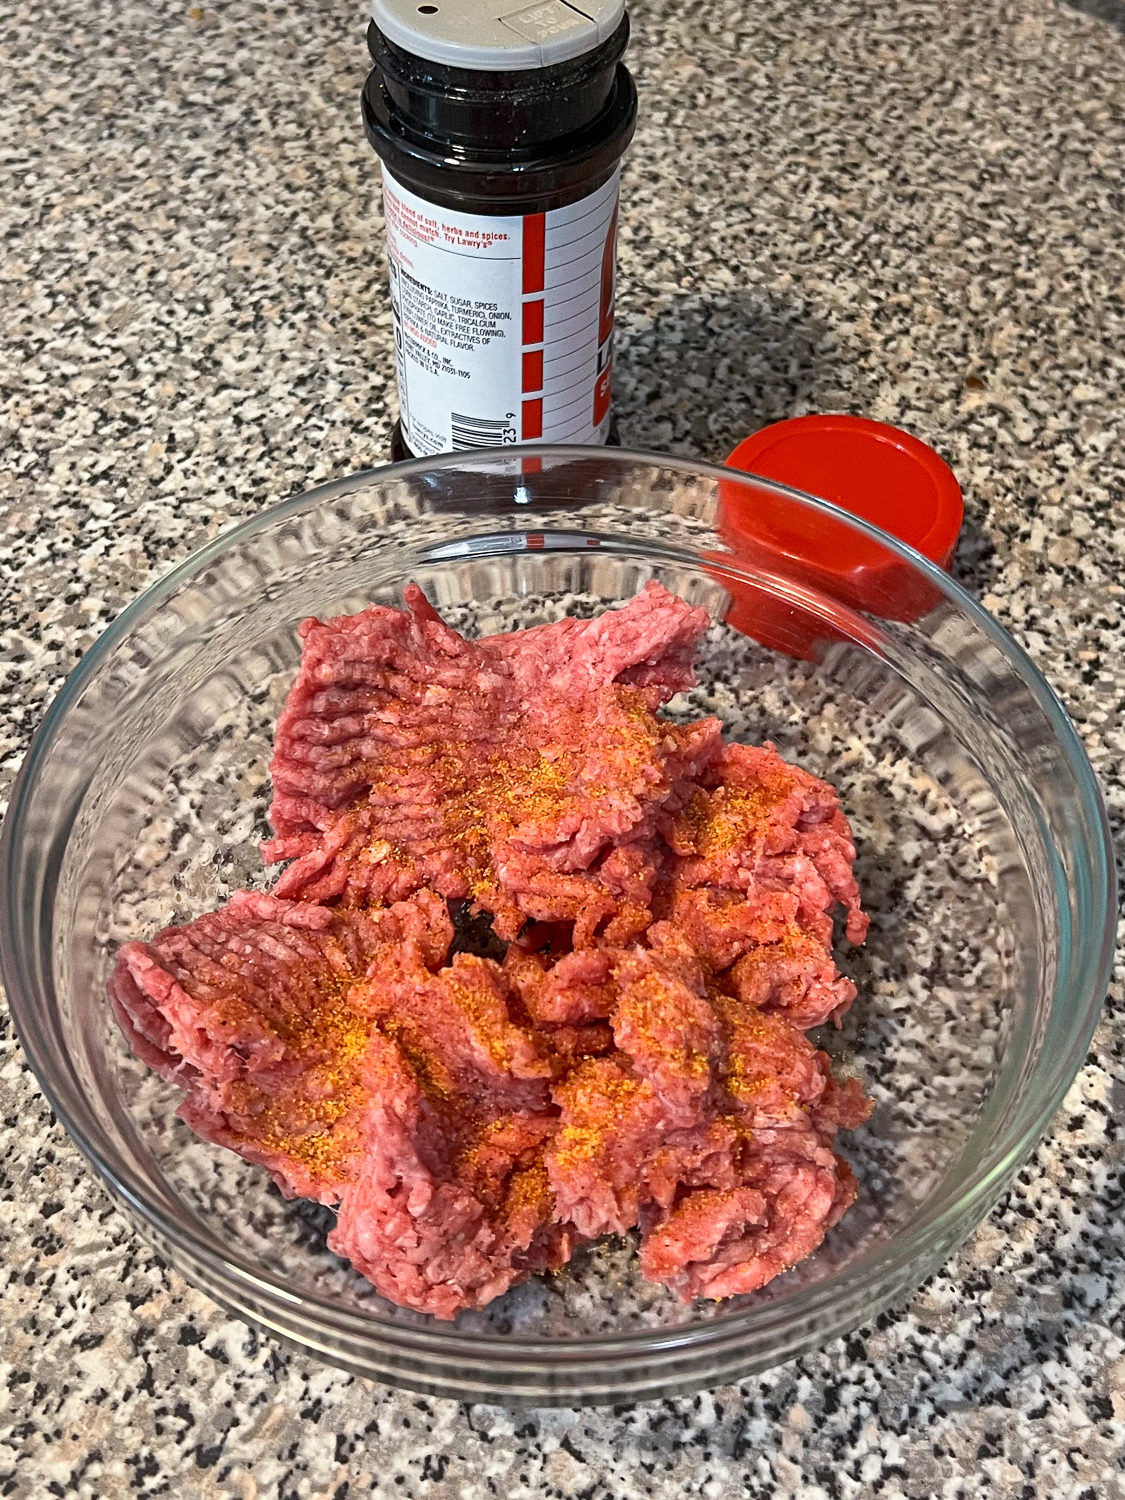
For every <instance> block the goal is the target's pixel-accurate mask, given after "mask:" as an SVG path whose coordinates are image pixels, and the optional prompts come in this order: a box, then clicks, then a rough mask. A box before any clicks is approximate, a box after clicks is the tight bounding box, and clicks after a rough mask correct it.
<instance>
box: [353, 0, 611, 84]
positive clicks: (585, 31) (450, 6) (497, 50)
mask: <svg viewBox="0 0 1125 1500" xmlns="http://www.w3.org/2000/svg"><path fill="white" fill-rule="evenodd" d="M371 14H372V17H373V18H374V21H375V25H376V26H377V27H378V28H379V30H380V31H381V32H382V33H383V35H384V36H385V37H387V38H388V40H390V41H392V42H394V43H395V45H396V46H399V47H402V48H404V49H405V50H406V51H407V52H412V53H413V54H414V55H415V56H416V57H424V58H427V59H428V60H429V61H430V62H436V63H445V64H446V65H447V66H449V67H455V68H474V69H476V70H478V71H480V72H483V73H503V72H508V71H512V72H516V71H520V70H522V69H525V68H548V67H551V66H553V65H554V64H555V63H563V62H569V61H570V60H571V59H572V58H575V57H581V56H582V55H583V53H585V52H591V51H593V49H594V48H595V47H597V46H599V45H600V44H601V43H602V42H604V41H608V39H609V38H610V37H611V36H612V35H613V33H614V32H615V31H616V30H617V28H618V26H620V24H621V18H622V16H623V15H624V14H625V0H581V4H580V5H579V4H568V3H567V0H535V3H534V4H532V5H520V4H519V3H518V0H515V3H513V0H429V3H422V4H419V3H418V0H372V6H371Z"/></svg>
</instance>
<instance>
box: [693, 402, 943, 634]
mask: <svg viewBox="0 0 1125 1500" xmlns="http://www.w3.org/2000/svg"><path fill="white" fill-rule="evenodd" d="M727 463H728V464H729V465H730V467H731V468H736V469H743V470H745V471H747V472H748V473H750V474H753V475H757V476H759V477H761V478H763V479H773V480H776V481H778V482H779V483H781V484H786V485H789V486H791V487H792V488H793V489H797V490H803V491H804V492H805V493H806V494H809V495H815V496H817V497H818V498H820V499H822V500H829V501H831V502H832V503H833V504H834V505H838V506H839V507H840V508H841V509H842V510H846V511H850V512H851V513H852V514H853V515H855V516H859V517H861V518H862V519H863V520H865V521H868V522H870V523H871V524H872V525H874V526H878V527H879V528H880V530H882V531H886V532H889V533H890V534H891V535H893V536H895V537H897V538H898V539H899V540H900V541H903V542H906V543H907V544H908V545H909V546H911V547H914V548H916V550H917V551H919V552H921V553H923V554H924V555H925V556H926V557H928V558H929V559H930V560H931V561H932V562H935V563H937V564H938V565H939V566H940V567H943V568H948V567H949V565H950V563H951V562H952V560H953V552H954V549H955V548H956V546H957V538H958V535H959V534H960V530H961V522H962V520H963V519H964V504H963V502H962V499H961V489H960V486H959V485H958V483H957V480H956V477H955V476H954V474H953V471H952V470H951V469H950V467H949V465H948V464H946V463H945V462H944V461H943V460H942V459H941V458H939V457H938V455H937V454H936V453H935V452H934V451H933V449H932V448H928V447H927V446H926V444H925V443H922V442H919V440H918V439H917V438H915V437H911V436H910V434H909V433H906V432H901V431H900V430H899V429H898V428H897V427H890V426H888V425H887V424H886V423H884V422H873V421H871V420H870V419H869V418H867V417H849V416H839V415H832V416H812V417H795V418H793V419H792V420H790V421H788V422H778V423H776V424H775V425H774V426H772V427H763V428H762V430H761V431H760V432H756V433H754V434H753V436H751V437H748V438H747V439H746V441H745V442H742V443H739V445H738V447H737V448H736V449H735V450H734V452H733V453H732V454H731V455H730V457H729V458H728V459H727ZM718 524H719V529H720V531H721V532H722V535H723V537H724V540H725V541H726V542H727V543H728V545H729V546H730V547H731V548H732V549H733V550H734V551H735V552H736V553H738V554H741V555H742V556H743V557H744V558H745V559H746V560H747V561H748V562H755V563H757V564H759V565H762V564H764V565H766V566H769V567H774V568H778V569H780V570H781V571H783V572H784V573H785V575H786V576H788V577H791V578H795V579H797V580H799V581H800V582H802V583H804V584H806V585H808V586H809V587H811V588H813V589H815V590H817V591H819V592H820V593H821V594H823V595H824V596H827V597H826V599H825V613H826V614H830V613H831V609H830V608H828V602H829V601H834V602H835V603H836V604H842V605H844V606H845V607H847V608H849V609H850V610H861V611H865V612H867V613H869V614H874V615H877V616H879V617H881V618H883V619H892V620H916V619H919V618H920V617H921V616H922V615H923V614H924V613H925V612H926V611H927V610H928V609H930V608H932V607H933V605H934V604H935V603H936V602H937V593H936V591H935V590H934V589H933V586H932V585H927V584H926V582H925V580H924V579H923V578H921V577H920V576H919V575H918V573H917V572H915V571H914V570H913V569H912V568H911V566H910V564H908V563H906V562H904V561H903V560H902V559H900V558H898V557H896V556H895V555H894V554H893V553H891V552H889V551H888V550H887V548H886V547H884V546H882V545H881V544H880V543H879V542H878V541H874V540H871V539H869V538H867V537H864V536H860V535H858V534H857V533H856V532H854V531H852V529H851V528H850V527H849V526H848V525H847V524H846V523H844V522H842V521H837V520H834V519H833V518H832V517H831V516H824V515H822V514H820V513H813V512H810V511H809V510H807V509H804V508H802V507H801V506H800V504H799V503H797V502H793V501H789V500H787V499H785V498H784V497H782V496H778V495H777V494H776V493H771V492H770V491H768V490H766V489H765V488H763V487H755V486H753V485H752V484H746V485H743V484H729V485H724V484H721V485H720V509H719V517H718ZM729 618H730V622H731V624H733V625H737V626H738V627H739V628H741V629H743V630H745V631H746V632H747V633H748V634H752V635H754V636H756V637H757V638H758V639H759V640H761V641H763V643H764V644H767V645H777V646H778V647H779V648H780V649H782V650H786V651H789V652H790V653H791V654H795V655H808V654H810V652H809V646H810V640H811V639H812V637H815V636H816V635H818V634H819V633H820V632H819V631H818V630H817V629H816V627H815V625H814V624H813V623H812V621H811V619H810V620H806V621H805V622H804V623H803V624H802V623H801V622H798V621H797V620H793V621H790V622H789V625H788V626H787V628H786V631H785V632H784V633H783V637H782V636H781V635H779V633H778V629H777V623H778V622H776V621H773V620H772V619H771V618H767V611H766V610H765V605H764V599H763V596H762V594H761V593H757V594H756V595H755V597H754V598H753V600H752V599H751V597H750V594H749V593H747V596H746V598H745V599H741V598H740V599H736V600H735V602H734V606H733V608H732V611H731V614H730V616H729ZM825 623H826V622H825ZM806 627H807V628H806ZM810 632H812V636H810ZM824 633H825V634H827V635H831V634H832V632H831V630H826V631H825V632H824Z"/></svg>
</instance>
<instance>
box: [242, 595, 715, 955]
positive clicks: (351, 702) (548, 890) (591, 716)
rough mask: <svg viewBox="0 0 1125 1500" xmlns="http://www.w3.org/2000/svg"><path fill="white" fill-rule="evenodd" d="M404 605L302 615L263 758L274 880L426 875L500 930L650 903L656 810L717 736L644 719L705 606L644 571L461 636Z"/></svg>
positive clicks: (687, 672) (402, 890) (361, 891)
mask: <svg viewBox="0 0 1125 1500" xmlns="http://www.w3.org/2000/svg"><path fill="white" fill-rule="evenodd" d="M411 603H412V605H413V613H409V614H408V613H405V612H403V611H401V610H395V609H388V608H383V607H379V606H376V607H373V608H371V609H367V610H364V611H363V613H362V614H359V615H353V616H346V617H344V618H342V619H337V620H330V621H328V622H326V623H321V622H320V621H318V620H307V621H305V623H304V624H303V625H302V626H301V634H302V637H303V642H304V648H303V652H302V657H301V668H300V672H299V674H298V677H297V681H296V682H295V684H294V686H293V688H292V690H291V692H290V694H289V697H288V699H287V701H286V705H285V708H284V711H283V712H282V715H281V718H280V720H279V722H278V727H277V737H276V741H275V746H274V755H273V760H272V761H271V765H270V772H271V775H272V777H273V783H274V802H273V807H272V808H271V811H270V820H271V822H272V823H273V826H274V829H275V837H274V838H273V839H271V840H269V841H268V842H267V843H266V844H265V845H264V846H263V854H264V856H265V858H266V859H267V860H269V861H273V860H281V859H293V860H294V863H293V864H292V865H290V867H289V869H288V870H286V871H285V873H284V874H283V875H282V876H281V878H280V880H279V882H278V885H277V893H278V894H279V895H283V896H293V897H299V898H300V899H303V900H306V901H335V900H341V899H342V900H345V901H371V900H378V901H385V900H395V899H401V898H402V897H404V896H407V895H409V894H411V892H413V891H415V890H418V889H420V888H421V887H422V886H425V885H428V886H432V887H433V888H434V889H435V890H438V891H440V892H441V894H442V895H444V896H446V897H449V898H464V897H469V896H471V897H472V898H473V899H474V900H475V901H476V902H477V903H478V904H479V905H480V906H481V907H483V908H484V909H485V910H487V911H489V912H490V913H492V914H493V917H494V926H495V928H496V931H497V933H498V934H499V935H500V936H501V937H502V938H504V939H506V940H510V939H512V938H514V937H515V936H516V934H517V933H518V932H519V930H520V928H521V927H522V926H523V924H524V922H525V920H526V919H527V918H529V917H530V918H532V919H533V920H535V921H566V922H570V923H575V924H577V926H578V933H577V935H576V942H577V943H579V944H582V943H584V942H589V941H592V938H593V933H594V931H595V930H596V929H597V927H598V926H599V925H604V924H606V923H608V922H611V921H612V920H613V919H614V918H615V917H616V916H618V914H619V913H621V912H622V908H625V911H624V923H625V928H626V929H627V928H628V927H629V925H630V917H631V916H633V917H634V918H635V916H636V914H639V913H641V912H643V911H644V910H646V909H647V907H648V904H649V902H650V900H651V892H652V887H653V884H654V882H655V879H656V876H657V866H656V848H655V840H654V834H655V817H656V813H657V810H658V809H661V808H664V807H665V806H666V805H667V806H670V807H676V806H678V805H679V803H680V802H681V801H682V800H683V798H684V797H685V796H686V795H687V794H688V791H689V789H690V787H691V786H692V785H693V784H694V779H695V778H696V777H697V776H698V774H699V772H700V771H701V770H702V768H703V767H704V766H705V765H706V764H707V763H708V762H709V761H710V760H712V759H713V758H714V757H715V756H716V755H717V754H718V752H719V749H720V745H721V737H720V729H719V725H718V723H717V721H715V720H701V721H700V722H698V723H695V724H692V725H689V726H687V727H686V728H681V727H679V726H676V725H674V724H671V723H668V722H666V721H664V720H661V719H658V718H657V717H656V715H655V709H656V708H657V707H658V706H659V705H660V703H662V702H664V701H665V700H666V699H667V698H669V697H670V696H671V695H672V694H673V693H675V692H677V691H679V690H680V689H681V688H684V687H688V686H690V685H691V683H692V682H693V681H694V672H693V669H692V665H691V658H692V656H693V654H694V649H695V643H696V641H697V639H698V637H699V635H700V633H701V631H702V630H703V628H704V627H705V625H706V623H707V616H706V613H705V611H703V610H701V609H692V608H691V607H690V606H689V605H687V604H685V603H684V602H683V600H681V599H677V598H676V597H675V596H674V595H672V594H669V593H668V592H667V590H666V589H663V588H661V587H660V586H659V585H658V584H649V585H648V586H647V587H646V588H645V589H644V590H643V591H642V592H641V593H640V594H639V595H638V596H637V597H636V598H635V599H633V600H631V601H630V602H629V603H628V604H626V605H624V606H623V607H622V608H621V609H619V610H614V611H608V612H607V613H606V614H604V615H602V616H600V617H599V618H598V619H596V620H564V621H562V622H560V623H559V624H558V625H550V626H539V627H537V628H535V629H533V630H527V631H516V632H513V633H511V634H508V635H500V636H493V637H489V638H486V639H485V640H483V641H466V640H465V639H463V637H461V636H459V635H458V634H457V633H456V631H453V630H451V629H450V628H449V627H448V626H446V625H444V624H443V623H442V622H441V620H440V619H439V618H438V617H437V615H436V613H435V612H434V611H433V610H432V609H431V608H430V606H429V605H427V604H425V602H424V600H421V598H420V595H412V596H411ZM632 926H633V930H639V929H637V928H636V923H635V920H634V921H633V923H632ZM623 930H624V929H623Z"/></svg>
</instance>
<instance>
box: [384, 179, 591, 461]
mask: <svg viewBox="0 0 1125 1500" xmlns="http://www.w3.org/2000/svg"><path fill="white" fill-rule="evenodd" d="M617 190H618V177H617V174H615V175H614V176H613V177H611V178H610V179H609V181H608V182H606V183H604V184H603V185H602V186H601V187H600V188H598V189H597V190H596V191H595V192H593V193H591V194H589V195H588V196H587V197H585V198H581V199H579V200H578V201H577V202H576V203H572V204H568V205H567V206H566V207H565V208H561V209H554V210H552V211H551V212H549V213H545V214H528V215H523V216H515V215H513V216H507V215H504V216H490V215H476V214H460V213H454V212H452V211H450V210H447V209H443V208H438V207H437V206H436V205H434V204H432V203H428V202H426V200H425V199H423V198H419V197H417V196H416V195H415V194H413V193H411V192H409V191H408V190H407V189H406V188H404V187H403V186H402V185H401V184H400V183H399V182H397V181H395V179H394V178H393V177H391V176H390V174H389V173H388V172H387V171H386V169H385V168H384V171H383V197H384V203H385V207H386V219H387V245H388V253H389V259H390V277H391V303H392V307H393V310H394V333H395V362H396V371H397V375H398V389H399V404H400V407H401V417H402V428H403V437H404V439H405V441H406V444H407V446H408V447H409V448H410V449H411V451H412V452H414V453H416V454H418V455H424V454H430V453H442V452H448V451H449V450H451V449H467V448H482V447H494V446H500V445H502V444H505V443H518V442H532V441H535V440H536V439H540V438H542V439H543V440H545V441H547V442H558V443H601V442H604V441H605V437H606V432H607V430H608V426H609V398H610V372H611V366H612V351H613V294H614V266H615V263H616V234H617Z"/></svg>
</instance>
